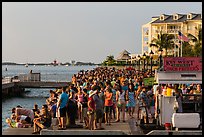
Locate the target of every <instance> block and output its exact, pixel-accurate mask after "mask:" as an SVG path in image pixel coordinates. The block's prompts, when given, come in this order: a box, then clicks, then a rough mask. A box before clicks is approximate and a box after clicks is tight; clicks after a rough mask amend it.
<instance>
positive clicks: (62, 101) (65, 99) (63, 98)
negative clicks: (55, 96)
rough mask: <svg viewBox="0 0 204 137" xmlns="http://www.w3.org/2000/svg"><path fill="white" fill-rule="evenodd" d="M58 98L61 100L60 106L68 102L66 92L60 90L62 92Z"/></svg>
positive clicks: (62, 106)
mask: <svg viewBox="0 0 204 137" xmlns="http://www.w3.org/2000/svg"><path fill="white" fill-rule="evenodd" d="M59 99H60V100H61V103H60V108H64V107H65V106H66V104H67V102H68V95H67V93H66V92H62V94H61V95H60V96H59Z"/></svg>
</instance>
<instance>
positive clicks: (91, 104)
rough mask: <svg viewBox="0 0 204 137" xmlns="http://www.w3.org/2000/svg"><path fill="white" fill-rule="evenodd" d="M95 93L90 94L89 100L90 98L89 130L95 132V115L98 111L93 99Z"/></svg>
mask: <svg viewBox="0 0 204 137" xmlns="http://www.w3.org/2000/svg"><path fill="white" fill-rule="evenodd" d="M94 94H95V93H94V91H93V90H91V91H90V92H89V98H88V112H87V114H88V117H89V130H94V123H93V122H94V113H95V110H96V103H95V101H94V99H93V95H94Z"/></svg>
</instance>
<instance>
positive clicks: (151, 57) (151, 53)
mask: <svg viewBox="0 0 204 137" xmlns="http://www.w3.org/2000/svg"><path fill="white" fill-rule="evenodd" d="M149 54H150V59H151V69H150V72H151V76H152V59H153V54H154V52H153V51H152V50H151V52H150V53H149Z"/></svg>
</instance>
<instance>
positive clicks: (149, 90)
mask: <svg viewBox="0 0 204 137" xmlns="http://www.w3.org/2000/svg"><path fill="white" fill-rule="evenodd" d="M151 76H154V74H151V73H150V71H146V72H144V71H138V70H135V69H125V68H124V69H116V68H114V67H112V68H108V67H97V68H95V69H92V70H87V71H84V70H81V71H79V72H78V73H77V74H74V75H73V76H72V80H71V84H70V85H69V86H67V87H62V88H59V89H56V90H50V97H49V98H48V99H46V104H45V105H43V106H42V109H41V110H39V109H38V106H37V104H35V105H34V109H32V110H29V109H25V108H21V107H19V106H18V107H16V108H13V109H12V117H11V119H7V123H8V124H9V125H10V126H12V125H13V124H12V122H11V121H12V120H15V122H16V123H18V126H13V127H28V126H33V127H34V134H35V133H39V132H40V130H42V129H44V128H53V126H56V125H57V126H58V129H59V130H64V129H66V128H67V127H70V126H75V125H76V122H75V121H76V120H79V123H83V127H84V128H87V129H89V130H101V129H104V127H103V124H102V123H104V124H105V125H106V126H109V125H111V123H112V122H126V121H127V120H128V119H133V120H134V117H135V116H136V118H135V119H136V121H137V120H139V119H141V117H145V118H146V117H148V118H155V117H156V116H157V109H156V108H157V103H158V100H157V98H156V96H157V95H158V94H161V95H166V94H167V93H166V92H167V88H171V89H172V91H173V95H175V96H176V99H177V101H178V104H179V106H178V109H177V112H182V104H181V103H182V95H183V94H202V89H201V85H200V84H191V85H185V84H181V85H178V84H174V85H172V84H162V85H158V86H156V87H155V86H153V85H151V86H146V85H145V84H144V82H143V79H144V78H148V77H151ZM120 118H122V119H120ZM145 122H146V121H145ZM29 124H30V125H29ZM19 125H21V126H19Z"/></svg>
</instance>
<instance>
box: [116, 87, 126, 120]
mask: <svg viewBox="0 0 204 137" xmlns="http://www.w3.org/2000/svg"><path fill="white" fill-rule="evenodd" d="M116 102H117V107H116V122H119V121H120V111H121V109H122V113H123V122H125V91H124V90H122V89H121V86H120V85H118V86H117V91H116Z"/></svg>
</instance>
